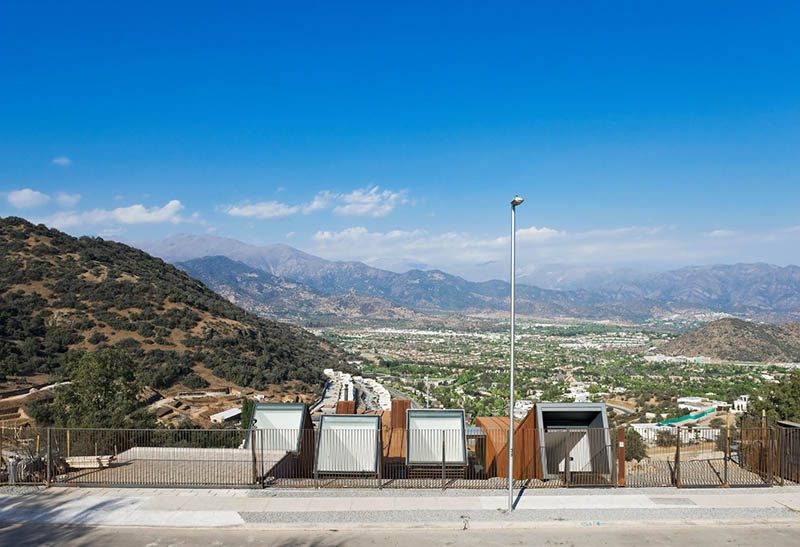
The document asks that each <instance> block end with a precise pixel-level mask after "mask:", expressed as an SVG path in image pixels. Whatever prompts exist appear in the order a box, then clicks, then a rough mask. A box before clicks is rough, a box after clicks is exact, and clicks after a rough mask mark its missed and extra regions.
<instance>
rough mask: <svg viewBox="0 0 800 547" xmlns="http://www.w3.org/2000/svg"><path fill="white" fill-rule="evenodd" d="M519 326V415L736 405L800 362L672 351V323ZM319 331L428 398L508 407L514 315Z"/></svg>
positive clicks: (653, 412)
mask: <svg viewBox="0 0 800 547" xmlns="http://www.w3.org/2000/svg"><path fill="white" fill-rule="evenodd" d="M517 328H518V331H517V332H518V337H517V378H516V386H517V393H516V397H517V407H516V409H515V413H516V414H517V415H518V416H519V417H523V416H524V415H525V414H526V413H527V410H529V408H530V406H532V405H533V404H534V403H535V402H537V401H551V402H557V401H565V402H581V401H605V402H607V403H609V404H611V405H613V406H614V407H617V408H618V409H619V412H617V413H616V415H617V420H618V421H619V423H631V422H653V421H662V420H666V419H671V418H678V417H681V416H684V415H686V414H688V410H687V407H686V405H685V404H683V405H682V403H681V401H683V400H684V399H687V398H689V399H691V398H701V399H703V398H705V399H708V400H711V401H720V402H725V403H727V405H728V407H727V409H728V410H732V409H733V401H735V400H736V399H738V398H739V397H740V396H742V395H747V394H750V393H751V392H752V391H753V390H754V389H757V388H759V387H760V386H763V385H765V384H767V383H769V382H775V381H778V380H780V379H781V378H782V377H783V376H784V375H785V374H786V373H787V372H789V371H790V370H791V369H792V368H796V367H797V366H798V365H796V364H789V363H745V362H735V361H734V362H723V361H721V360H718V359H708V358H699V357H680V358H676V357H668V356H663V355H660V354H659V353H658V347H659V346H662V345H664V344H667V343H670V342H671V341H673V340H675V339H676V338H678V334H676V333H675V332H674V331H670V330H666V329H658V330H657V329H652V328H643V327H633V326H615V325H608V324H596V323H595V324H592V323H541V322H534V321H530V320H525V319H522V320H519V322H518V327H517ZM317 333H318V334H319V335H320V336H323V337H324V338H325V339H327V340H329V341H330V342H331V343H333V344H337V345H339V346H340V347H342V348H343V349H344V350H346V351H348V352H349V353H352V354H354V355H357V356H359V358H360V359H359V361H357V364H356V366H357V368H358V369H359V371H360V373H361V374H363V375H364V376H365V377H366V376H369V377H374V378H376V379H377V380H379V381H381V382H382V383H383V384H384V385H385V386H386V387H387V388H390V389H394V390H397V391H398V392H401V393H404V394H406V395H408V396H409V397H410V398H412V399H413V400H414V401H416V402H417V403H418V404H419V405H420V406H422V407H425V406H430V407H434V408H439V407H441V408H464V409H465V410H466V412H467V415H468V416H469V417H470V418H474V417H476V416H486V415H503V414H504V413H506V412H507V401H508V382H509V373H508V334H507V322H504V321H493V320H485V321H484V322H483V324H482V327H481V328H480V329H469V330H467V329H455V328H441V329H415V328H388V327H365V328H346V327H342V328H329V329H320V330H319V331H317ZM682 406H683V407H682ZM721 416H724V412H722V411H721V412H720V413H719V414H716V415H714V416H709V418H708V419H707V420H706V422H710V421H711V420H712V419H714V418H719V417H721Z"/></svg>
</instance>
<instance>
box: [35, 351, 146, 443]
mask: <svg viewBox="0 0 800 547" xmlns="http://www.w3.org/2000/svg"><path fill="white" fill-rule="evenodd" d="M67 376H68V378H69V380H70V382H71V383H70V384H69V385H67V386H64V387H61V388H59V389H58V390H57V391H56V397H55V399H54V400H53V402H52V403H49V405H48V408H41V406H38V407H36V408H35V409H34V410H33V414H34V415H35V416H34V418H35V419H37V421H42V422H44V423H49V424H52V425H55V426H59V427H101V428H119V429H125V428H129V429H135V428H152V427H155V419H154V417H153V415H152V414H151V413H150V412H149V411H148V409H147V407H146V406H145V404H144V403H143V402H142V401H141V400H140V399H139V397H138V395H139V391H140V390H141V387H142V386H141V384H140V382H139V380H138V378H137V377H136V374H135V366H134V363H133V360H132V359H131V357H130V356H129V355H128V354H127V353H125V352H122V351H119V350H112V349H104V350H99V351H96V352H90V353H85V354H83V356H82V357H81V358H80V359H79V360H77V361H74V362H72V363H70V364H68V365H67Z"/></svg>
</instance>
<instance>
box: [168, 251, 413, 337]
mask: <svg viewBox="0 0 800 547" xmlns="http://www.w3.org/2000/svg"><path fill="white" fill-rule="evenodd" d="M175 265H176V266H177V267H178V268H180V269H181V270H183V271H185V272H186V273H188V274H189V275H191V276H192V277H193V278H195V279H198V280H200V281H202V282H203V283H205V284H206V285H207V286H208V287H209V288H211V289H213V290H214V291H215V292H216V293H218V294H220V295H222V296H223V297H225V298H226V299H228V300H229V301H230V302H233V303H234V304H236V305H237V306H240V307H242V308H244V309H246V310H248V311H250V312H253V313H256V314H258V315H262V316H265V317H272V318H277V319H284V320H290V321H294V322H297V323H300V324H315V325H318V324H327V323H338V322H341V321H347V322H348V323H352V322H353V321H354V320H357V319H362V318H368V319H377V320H398V319H412V318H414V317H415V316H416V314H415V313H414V312H412V311H411V310H409V309H406V308H403V307H400V306H397V305H394V304H392V303H391V302H389V301H388V300H385V299H383V298H376V297H369V296H359V295H355V294H346V295H341V296H331V295H324V294H321V293H319V292H318V291H315V290H314V289H311V288H309V287H307V286H305V285H303V284H302V283H297V282H294V281H290V280H288V279H285V278H282V277H278V276H275V275H272V274H270V273H267V272H265V271H263V270H260V269H258V268H253V267H250V266H248V265H247V264H244V263H243V262H237V261H235V260H231V259H229V258H226V257H224V256H207V257H203V258H196V259H193V260H188V261H186V262H178V263H176V264H175Z"/></svg>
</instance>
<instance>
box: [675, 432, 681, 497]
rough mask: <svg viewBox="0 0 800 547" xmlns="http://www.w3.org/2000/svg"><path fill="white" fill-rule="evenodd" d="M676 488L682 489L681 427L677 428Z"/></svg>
mask: <svg viewBox="0 0 800 547" xmlns="http://www.w3.org/2000/svg"><path fill="white" fill-rule="evenodd" d="M675 431H676V434H675V486H676V487H678V488H680V487H681V426H677V427H676V428H675Z"/></svg>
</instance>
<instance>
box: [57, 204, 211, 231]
mask: <svg viewBox="0 0 800 547" xmlns="http://www.w3.org/2000/svg"><path fill="white" fill-rule="evenodd" d="M182 210H183V204H182V203H181V202H180V201H178V200H177V199H173V200H171V201H169V202H168V203H167V204H166V205H164V206H163V207H149V208H148V207H145V206H144V205H142V204H136V205H130V206H128V207H117V208H116V209H93V210H91V211H84V212H75V211H68V212H61V213H56V214H54V215H52V216H51V217H49V218H47V219H44V220H42V222H44V223H45V224H47V225H49V226H53V227H55V228H72V227H75V226H87V225H92V224H106V223H108V224H114V223H118V224H159V223H170V224H181V223H184V222H199V221H200V217H199V216H198V215H196V214H193V215H190V216H189V217H184V216H182V215H181V214H180V211H182Z"/></svg>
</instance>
